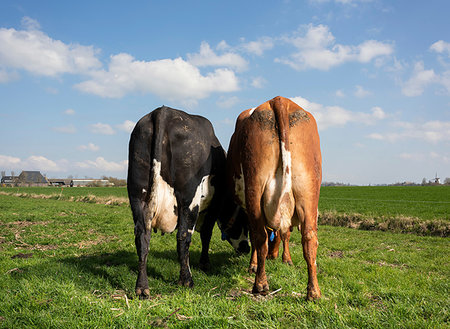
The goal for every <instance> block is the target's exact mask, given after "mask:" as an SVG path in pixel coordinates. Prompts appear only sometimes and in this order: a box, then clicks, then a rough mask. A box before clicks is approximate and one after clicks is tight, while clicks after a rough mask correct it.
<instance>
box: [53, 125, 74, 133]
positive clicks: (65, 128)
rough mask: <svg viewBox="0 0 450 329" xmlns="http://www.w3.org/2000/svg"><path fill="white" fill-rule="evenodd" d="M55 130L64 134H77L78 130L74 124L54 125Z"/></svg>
mask: <svg viewBox="0 0 450 329" xmlns="http://www.w3.org/2000/svg"><path fill="white" fill-rule="evenodd" d="M53 130H54V131H56V132H59V133H63V134H75V133H76V132H77V129H76V128H75V126H74V125H67V126H60V127H54V128H53Z"/></svg>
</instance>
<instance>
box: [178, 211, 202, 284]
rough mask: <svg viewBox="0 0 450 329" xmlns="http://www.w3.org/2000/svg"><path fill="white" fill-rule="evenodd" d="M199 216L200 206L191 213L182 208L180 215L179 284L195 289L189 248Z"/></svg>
mask: <svg viewBox="0 0 450 329" xmlns="http://www.w3.org/2000/svg"><path fill="white" fill-rule="evenodd" d="M197 216H198V206H197V207H195V208H194V210H193V211H191V210H190V209H189V208H188V207H182V208H181V210H180V212H179V213H178V232H177V253H178V261H179V262H180V279H179V280H178V284H179V285H182V286H186V287H193V286H194V281H193V280H192V274H191V268H190V266H189V246H190V245H191V237H192V233H194V226H195V222H196V220H197Z"/></svg>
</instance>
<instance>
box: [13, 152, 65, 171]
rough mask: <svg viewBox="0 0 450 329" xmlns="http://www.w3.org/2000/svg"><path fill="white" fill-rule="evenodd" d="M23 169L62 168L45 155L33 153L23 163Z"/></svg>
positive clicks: (53, 169)
mask: <svg viewBox="0 0 450 329" xmlns="http://www.w3.org/2000/svg"><path fill="white" fill-rule="evenodd" d="M22 167H23V168H22V169H23V170H40V171H61V170H62V168H61V167H60V166H59V165H58V164H57V163H56V162H54V161H52V160H49V159H47V158H46V157H44V156H38V155H32V156H30V157H29V158H27V159H26V160H25V161H24V162H23V163H22Z"/></svg>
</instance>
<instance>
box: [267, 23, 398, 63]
mask: <svg viewBox="0 0 450 329" xmlns="http://www.w3.org/2000/svg"><path fill="white" fill-rule="evenodd" d="M283 40H284V41H285V42H287V43H290V44H292V45H293V46H295V47H296V48H297V52H295V53H293V54H291V56H290V57H289V58H278V59H276V60H275V61H276V62H280V63H283V64H287V65H289V66H291V67H292V68H294V69H296V70H305V69H318V70H324V71H326V70H329V69H330V68H332V67H335V66H338V65H341V64H343V63H346V62H360V63H368V62H370V61H372V60H373V59H376V58H378V57H380V56H388V55H391V54H392V53H393V51H394V47H393V45H392V44H389V43H382V42H379V41H376V40H368V41H365V42H363V43H361V44H359V45H356V46H354V45H341V44H337V43H336V42H335V37H334V36H333V34H332V33H331V32H330V31H329V29H328V27H327V26H325V25H317V26H314V25H312V24H309V25H308V26H303V27H302V28H301V30H300V31H298V32H296V33H295V34H294V35H293V36H290V37H285V38H283Z"/></svg>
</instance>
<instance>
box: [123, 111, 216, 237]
mask: <svg viewBox="0 0 450 329" xmlns="http://www.w3.org/2000/svg"><path fill="white" fill-rule="evenodd" d="M129 150H130V152H129V171H128V193H129V196H130V202H132V201H131V200H132V198H135V199H138V200H141V202H145V203H146V204H147V205H148V207H146V209H147V212H146V214H144V216H145V217H146V223H147V224H148V225H151V227H153V228H158V229H161V230H162V231H163V232H172V231H173V230H174V229H175V228H176V226H177V219H178V211H179V208H180V206H181V205H180V202H181V204H184V203H186V202H188V203H189V205H191V204H192V207H195V206H198V207H199V209H198V210H203V209H204V208H206V206H207V204H206V202H207V201H211V199H212V196H213V194H214V189H213V188H212V187H211V178H210V177H211V175H212V174H214V173H215V172H216V171H223V170H224V169H223V165H224V163H225V155H224V151H223V149H222V147H221V146H220V143H219V141H218V140H217V138H216V137H215V135H214V131H213V128H212V126H211V123H210V122H209V121H208V120H206V119H205V118H203V117H200V116H195V115H189V114H187V113H185V112H183V111H179V110H175V109H171V108H168V107H161V108H158V109H156V110H154V111H153V112H151V113H149V114H148V115H146V116H144V117H143V118H142V119H141V120H139V122H138V123H137V124H136V126H135V128H134V130H133V132H132V134H131V139H130V145H129ZM220 176H223V173H221V175H220ZM199 184H200V185H202V184H203V186H202V187H200V190H201V192H204V194H203V195H200V196H197V198H196V193H197V188H198V185H199ZM202 196H203V198H202ZM202 201H204V202H203V204H202ZM200 208H202V209H200Z"/></svg>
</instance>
